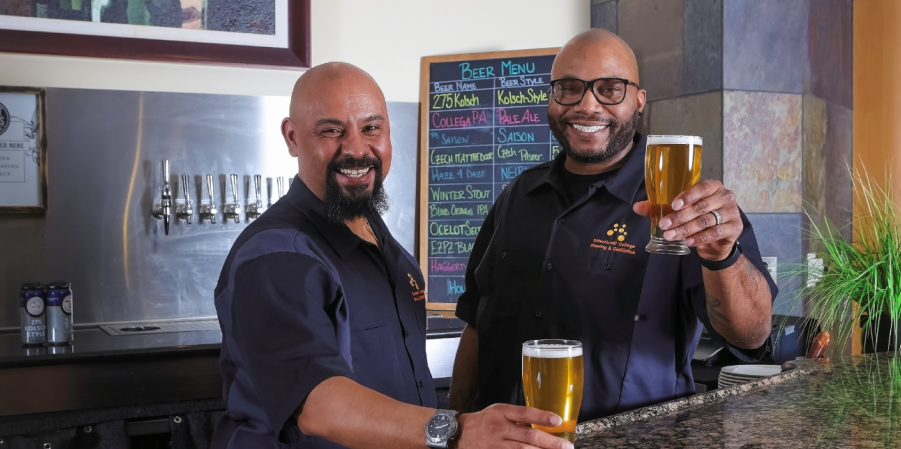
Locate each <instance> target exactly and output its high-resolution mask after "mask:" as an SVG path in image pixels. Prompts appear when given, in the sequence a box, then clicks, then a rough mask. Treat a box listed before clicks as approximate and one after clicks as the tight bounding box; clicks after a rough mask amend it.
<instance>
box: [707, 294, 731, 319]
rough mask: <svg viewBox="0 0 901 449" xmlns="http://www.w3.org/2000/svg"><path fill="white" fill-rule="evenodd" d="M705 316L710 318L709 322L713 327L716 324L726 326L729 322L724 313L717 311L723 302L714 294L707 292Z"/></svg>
mask: <svg viewBox="0 0 901 449" xmlns="http://www.w3.org/2000/svg"><path fill="white" fill-rule="evenodd" d="M706 295H707V317H708V318H709V319H710V324H712V325H713V326H714V327H716V326H720V327H722V326H728V325H729V324H730V321H729V318H727V317H726V315H723V313H722V312H720V311H719V308H720V306H721V305H723V302H722V301H721V300H720V299H719V298H717V297H716V296H713V295H711V294H710V293H707V294H706Z"/></svg>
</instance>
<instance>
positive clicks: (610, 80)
mask: <svg viewBox="0 0 901 449" xmlns="http://www.w3.org/2000/svg"><path fill="white" fill-rule="evenodd" d="M551 79H552V80H554V81H553V82H554V83H556V84H555V85H554V86H555V87H554V88H552V89H551V93H552V95H554V100H552V101H551V102H550V103H548V124H549V125H550V127H551V131H552V132H553V133H554V136H555V137H556V138H557V141H559V142H560V144H561V147H562V151H563V152H564V153H565V154H566V156H567V158H566V162H565V163H566V169H567V170H569V171H570V172H573V173H579V174H593V173H601V172H604V171H609V170H613V169H616V168H617V167H619V166H620V165H619V164H621V163H622V161H623V157H625V155H626V154H628V150H629V149H630V148H632V143H633V140H634V137H635V129H636V127H637V125H638V118H639V117H640V116H641V111H642V109H644V105H645V101H646V98H647V93H646V92H645V91H644V90H643V89H640V88H638V84H639V80H638V63H637V62H636V60H635V53H634V52H632V49H631V48H629V45H628V44H626V42H625V41H623V40H622V39H621V38H620V37H619V36H617V35H615V34H613V33H611V32H609V31H607V30H602V29H598V28H593V29H591V30H588V31H586V32H584V33H582V34H579V35H578V36H576V37H574V38H572V39H571V40H570V41H569V42H567V43H566V45H564V46H563V48H561V49H560V52H559V53H557V57H556V58H554V66H553V67H552V68H551ZM566 80H568V81H566ZM576 80H581V81H582V82H583V83H585V84H583V83H580V82H578V81H576ZM623 80H625V81H623ZM590 81H591V82H593V83H592V84H590V86H591V89H590V91H591V93H588V91H589V89H588V86H589V84H588V82H590ZM554 92H558V93H559V95H561V96H564V97H565V96H566V95H569V98H568V99H564V100H563V101H564V104H560V103H559V101H558V97H557V95H558V94H557V93H554ZM580 92H581V93H582V96H581V99H580V97H578V95H579V93H580Z"/></svg>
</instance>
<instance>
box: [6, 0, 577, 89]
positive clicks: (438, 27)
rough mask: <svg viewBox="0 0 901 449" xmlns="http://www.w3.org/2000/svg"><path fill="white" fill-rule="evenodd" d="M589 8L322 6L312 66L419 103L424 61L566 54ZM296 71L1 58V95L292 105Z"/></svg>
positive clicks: (564, 4) (560, 0) (333, 1)
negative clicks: (226, 97) (526, 52)
mask: <svg viewBox="0 0 901 449" xmlns="http://www.w3.org/2000/svg"><path fill="white" fill-rule="evenodd" d="M589 2H590V0H448V1H441V2H439V1H436V0H382V1H363V0H313V3H312V17H313V18H312V42H313V48H312V53H313V64H314V65H315V64H321V63H323V62H328V61H347V62H350V63H352V64H356V65H358V66H360V67H361V68H363V69H364V70H366V71H368V72H369V73H370V74H371V75H372V76H373V77H374V78H375V79H376V81H377V82H378V83H379V85H381V86H382V89H383V90H384V92H385V97H386V98H387V100H388V101H407V102H417V101H419V62H420V58H421V57H422V56H432V55H442V54H453V53H470V52H482V51H498V50H518V49H527V48H543V47H557V46H560V45H563V44H564V43H565V42H566V41H567V40H569V38H571V37H572V36H574V35H576V34H577V33H579V32H581V31H584V30H587V29H588V28H589V22H590V11H591V9H590V5H589ZM299 75H300V72H299V71H296V70H269V69H251V68H235V67H222V66H207V65H200V64H173V63H151V62H133V61H121V60H120V61H117V60H105V59H89V58H65V57H55V56H32V55H20V54H10V53H0V85H6V86H39V87H72V88H88V89H117V90H143V91H168V92H195V93H218V94H239V95H289V94H290V92H291V88H292V87H293V85H294V81H295V80H296V79H297V77H298V76H299Z"/></svg>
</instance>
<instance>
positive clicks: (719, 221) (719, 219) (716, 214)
mask: <svg viewBox="0 0 901 449" xmlns="http://www.w3.org/2000/svg"><path fill="white" fill-rule="evenodd" d="M710 213H711V214H713V217H714V218H716V224H717V226H719V225H721V224H723V216H722V215H720V213H719V212H717V211H715V210H712V211H710Z"/></svg>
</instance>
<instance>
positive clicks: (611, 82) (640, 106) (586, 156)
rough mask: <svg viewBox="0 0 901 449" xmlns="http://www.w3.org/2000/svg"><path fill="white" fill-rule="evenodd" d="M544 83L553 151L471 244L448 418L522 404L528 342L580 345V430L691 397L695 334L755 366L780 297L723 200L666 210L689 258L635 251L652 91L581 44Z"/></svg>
mask: <svg viewBox="0 0 901 449" xmlns="http://www.w3.org/2000/svg"><path fill="white" fill-rule="evenodd" d="M550 84H551V86H550V92H549V93H550V97H551V99H550V102H549V104H548V123H549V125H550V129H551V131H552V132H553V134H554V136H555V137H556V138H557V141H558V142H559V143H560V146H561V152H560V154H559V156H558V157H556V158H555V159H554V160H553V161H551V162H547V163H545V164H541V165H539V166H537V167H534V168H532V169H529V170H526V171H524V172H523V173H522V174H520V175H519V176H518V177H517V178H516V179H514V180H513V181H512V182H511V183H510V184H509V185H508V186H507V187H506V188H505V189H504V190H503V192H502V193H501V194H500V196H499V197H498V199H497V201H496V202H495V204H494V206H493V207H492V209H491V211H490V212H489V214H488V216H487V217H486V219H485V222H484V223H483V225H482V228H481V230H480V232H479V235H478V238H477V239H476V241H475V244H474V246H473V250H472V253H471V256H470V259H469V263H468V266H467V271H466V292H465V293H464V294H463V295H461V296H460V298H459V302H458V305H457V316H458V317H460V318H461V319H462V320H463V321H465V322H466V323H467V325H466V328H465V329H464V331H463V336H462V338H461V341H460V346H459V349H458V351H457V358H456V360H455V364H454V374H453V380H452V382H451V404H450V405H451V408H453V409H455V410H457V411H460V412H466V411H471V410H482V409H484V408H485V407H487V406H490V405H491V404H499V403H505V404H523V403H524V401H523V393H522V377H521V368H520V366H521V360H522V358H521V351H522V344H523V342H525V341H529V340H537V339H568V340H578V341H580V342H581V343H582V351H583V352H582V353H583V358H584V361H585V362H584V367H585V370H584V377H585V383H584V395H583V399H582V404H581V410H580V413H579V416H578V418H579V421H586V420H590V419H595V418H600V417H603V416H607V415H612V414H614V413H619V412H624V411H628V410H631V409H635V408H638V407H642V406H646V405H650V404H654V403H658V402H662V401H667V400H670V399H675V398H679V397H683V396H687V395H690V394H693V393H694V391H695V388H694V382H693V378H692V373H691V360H692V354H693V353H694V351H695V349H696V347H697V344H698V339H699V338H700V336H701V332H702V325H703V327H706V328H707V330H708V331H709V333H710V334H711V335H712V337H713V338H715V339H717V340H719V341H722V342H723V344H724V345H725V346H726V347H727V348H728V350H729V351H730V352H732V353H734V354H735V355H737V356H738V357H739V358H740V359H742V360H745V361H753V360H757V359H759V358H760V357H761V356H762V354H763V352H764V347H763V346H764V343H765V341H766V339H767V338H768V337H769V335H770V325H771V317H772V301H773V298H774V297H775V296H776V293H777V290H776V285H775V283H774V282H773V280H772V279H771V278H770V276H769V274H768V272H767V270H766V269H765V268H764V264H763V261H762V260H761V258H760V252H759V250H758V247H757V241H756V239H755V237H754V232H753V230H752V229H751V225H750V223H749V222H748V220H747V218H746V217H745V215H744V214H743V213H742V212H741V210H740V209H739V207H738V205H737V204H736V202H735V195H734V194H733V193H732V192H730V191H729V190H728V189H726V188H725V187H724V186H723V184H722V183H720V182H719V181H716V180H702V181H701V182H699V183H698V184H697V185H695V186H694V187H692V188H690V189H689V190H687V191H685V192H683V193H682V194H680V195H679V196H678V197H676V199H675V201H673V203H672V204H671V206H672V209H673V212H672V213H671V214H669V215H667V216H665V217H663V219H662V220H661V221H660V227H661V228H662V229H664V230H665V232H664V233H663V237H664V238H665V239H667V240H679V239H684V240H685V244H686V245H687V246H689V247H690V248H691V253H690V254H688V255H682V256H677V255H659V254H649V253H648V252H647V251H645V247H646V246H647V244H648V242H649V239H650V221H649V219H648V215H649V211H650V207H649V205H648V201H647V193H646V189H645V185H644V167H645V147H646V142H647V140H646V136H642V135H641V134H640V133H638V132H636V126H637V124H638V119H639V117H640V116H641V114H642V111H643V110H644V108H645V103H646V101H647V93H646V92H645V90H644V89H642V88H641V87H640V81H639V77H638V65H637V63H636V61H635V55H634V54H633V52H632V50H631V49H630V48H629V46H628V45H627V44H626V43H625V42H624V41H623V40H622V39H620V38H619V37H618V36H616V35H615V34H613V33H610V32H608V31H605V30H601V29H592V30H590V31H587V32H585V33H582V34H580V35H578V36H576V37H575V38H573V39H572V40H571V41H569V42H568V43H567V44H566V45H565V46H564V47H563V48H562V49H561V50H560V52H559V53H558V54H557V57H556V59H555V60H554V64H553V67H552V69H551V81H550ZM570 419H571V418H568V419H567V422H571V421H569V420H570Z"/></svg>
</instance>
